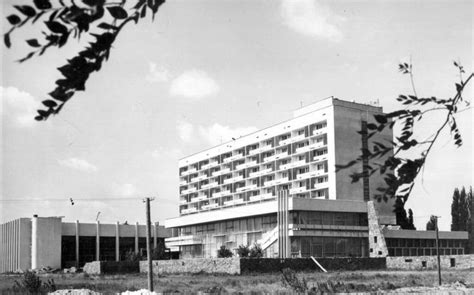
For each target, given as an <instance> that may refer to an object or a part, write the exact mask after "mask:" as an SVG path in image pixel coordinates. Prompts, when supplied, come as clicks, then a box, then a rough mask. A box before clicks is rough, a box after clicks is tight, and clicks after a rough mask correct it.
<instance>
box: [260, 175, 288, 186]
mask: <svg viewBox="0 0 474 295" xmlns="http://www.w3.org/2000/svg"><path fill="white" fill-rule="evenodd" d="M288 181H289V179H288V177H284V178H279V179H273V180H270V181H267V182H265V183H264V186H274V185H279V184H282V183H285V182H288Z"/></svg>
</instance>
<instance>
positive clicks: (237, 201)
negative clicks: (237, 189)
mask: <svg viewBox="0 0 474 295" xmlns="http://www.w3.org/2000/svg"><path fill="white" fill-rule="evenodd" d="M243 203H244V199H235V200H230V201H226V202H224V206H232V205H238V204H243Z"/></svg>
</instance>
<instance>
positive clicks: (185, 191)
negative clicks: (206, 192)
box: [181, 187, 197, 194]
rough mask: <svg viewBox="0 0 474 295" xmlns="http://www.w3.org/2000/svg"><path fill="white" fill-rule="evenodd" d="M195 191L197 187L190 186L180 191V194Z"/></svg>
mask: <svg viewBox="0 0 474 295" xmlns="http://www.w3.org/2000/svg"><path fill="white" fill-rule="evenodd" d="M196 191H197V188H196V187H192V188H188V189H185V190H183V191H182V192H181V194H190V193H194V192H196Z"/></svg>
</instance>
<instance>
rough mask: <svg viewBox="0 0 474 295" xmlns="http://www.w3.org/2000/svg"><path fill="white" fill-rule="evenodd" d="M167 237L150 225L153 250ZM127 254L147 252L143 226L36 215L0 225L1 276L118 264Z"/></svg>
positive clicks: (167, 234)
mask: <svg viewBox="0 0 474 295" xmlns="http://www.w3.org/2000/svg"><path fill="white" fill-rule="evenodd" d="M169 236H170V230H168V229H165V228H164V226H160V225H159V224H158V223H154V224H152V234H151V237H152V247H156V246H157V245H158V243H164V239H165V238H166V237H169ZM129 251H133V252H135V253H142V254H144V253H145V252H146V226H145V225H140V224H138V223H135V224H119V223H118V222H117V223H115V224H113V223H112V224H110V223H109V224H106V223H100V222H95V223H80V222H79V221H76V222H62V217H38V216H36V215H35V216H33V218H19V219H15V220H12V221H10V222H7V223H4V224H1V225H0V257H1V259H0V273H4V272H13V271H18V270H27V269H36V268H40V267H47V266H49V267H52V268H64V267H70V266H83V265H84V264H85V263H86V262H90V261H96V260H101V261H121V260H124V259H125V258H126V255H127V252H129Z"/></svg>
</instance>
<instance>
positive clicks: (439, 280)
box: [435, 216, 441, 286]
mask: <svg viewBox="0 0 474 295" xmlns="http://www.w3.org/2000/svg"><path fill="white" fill-rule="evenodd" d="M438 217H439V216H435V220H436V256H438V284H439V285H440V286H441V261H440V257H439V229H438Z"/></svg>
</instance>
